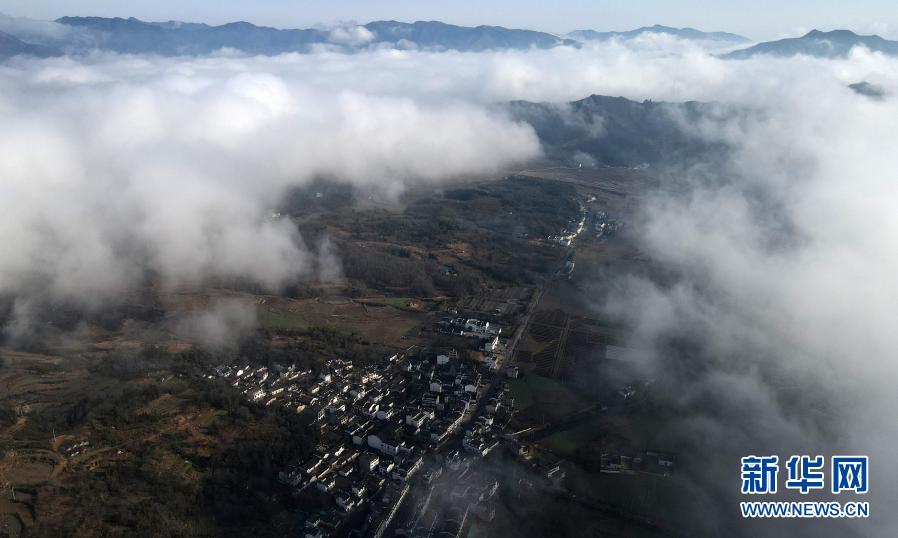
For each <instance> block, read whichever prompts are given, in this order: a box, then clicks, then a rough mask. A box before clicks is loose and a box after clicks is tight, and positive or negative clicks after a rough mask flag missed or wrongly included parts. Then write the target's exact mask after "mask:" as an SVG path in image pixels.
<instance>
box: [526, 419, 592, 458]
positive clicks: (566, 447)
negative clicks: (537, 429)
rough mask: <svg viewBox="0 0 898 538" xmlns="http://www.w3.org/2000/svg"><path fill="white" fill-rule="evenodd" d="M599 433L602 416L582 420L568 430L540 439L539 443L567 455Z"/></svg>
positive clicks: (556, 452) (550, 449)
mask: <svg viewBox="0 0 898 538" xmlns="http://www.w3.org/2000/svg"><path fill="white" fill-rule="evenodd" d="M601 434H602V417H593V418H590V419H588V420H584V421H583V422H581V423H579V424H577V425H575V426H573V427H572V428H571V429H569V430H565V431H562V432H558V433H556V434H553V435H550V436H548V437H546V438H545V439H541V440H540V441H539V444H540V445H542V446H543V447H545V448H546V449H547V450H549V451H551V452H554V453H555V454H558V455H561V456H568V455H570V454H572V453H574V452H575V451H576V450H577V449H578V448H580V447H581V446H583V445H585V444H588V443H590V442H592V441H595V440H596V439H597V438H598V437H600V436H601Z"/></svg>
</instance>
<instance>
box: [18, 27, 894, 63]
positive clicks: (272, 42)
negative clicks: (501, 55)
mask: <svg viewBox="0 0 898 538" xmlns="http://www.w3.org/2000/svg"><path fill="white" fill-rule="evenodd" d="M17 20H18V21H20V22H21V21H25V19H12V18H10V17H4V18H3V21H0V22H4V24H3V25H0V60H2V59H6V58H9V57H12V56H16V55H33V56H40V57H46V56H53V55H59V54H68V53H71V54H81V53H86V52H89V51H91V50H108V51H113V52H119V53H128V54H158V55H162V56H176V55H203V54H209V53H212V52H215V51H217V50H221V49H225V48H230V49H236V50H239V51H242V52H245V53H247V54H260V55H276V54H282V53H286V52H310V51H312V50H314V49H315V48H316V47H330V48H334V49H337V50H342V51H345V52H352V51H354V50H359V49H361V48H365V47H368V46H372V45H374V46H387V47H396V48H423V49H428V50H456V51H465V52H467V51H474V52H479V51H485V50H502V49H513V50H526V49H534V48H535V49H548V48H552V47H557V46H579V45H580V44H581V43H584V42H589V41H605V40H610V39H622V40H630V39H635V38H638V37H640V36H643V35H647V34H665V35H670V36H673V37H676V38H678V39H682V40H689V41H695V42H703V43H706V44H709V43H710V44H715V45H719V46H726V47H735V46H738V45H745V44H747V43H749V42H750V40H749V39H748V38H746V37H743V36H740V35H737V34H732V33H727V32H703V31H701V30H696V29H695V28H672V27H669V26H661V25H654V26H645V27H642V28H637V29H635V30H629V31H625V32H600V31H596V30H577V31H574V32H571V33H569V34H567V35H564V36H557V35H554V34H550V33H546V32H539V31H535V30H520V29H511V28H504V27H501V26H476V27H468V26H456V25H453V24H446V23H443V22H439V21H418V22H413V23H405V22H398V21H374V22H370V23H368V24H365V25H360V26H356V25H350V26H344V27H336V28H299V29H278V28H270V27H265V26H256V25H254V24H251V23H248V22H233V23H228V24H223V25H220V26H212V25H208V24H202V23H187V22H179V21H168V22H145V21H141V20H139V19H135V18H133V17H132V18H128V19H123V18H104V17H62V18H60V19H58V20H57V21H55V23H52V22H40V21H28V22H30V23H32V25H31V26H32V28H31V30H32V31H30V32H17V31H15V29H16V25H15V24H13V22H15V21H17ZM34 24H41V25H44V27H45V29H46V27H48V26H52V27H53V28H55V29H56V30H58V31H55V32H46V33H44V34H42V33H39V32H38V33H35V32H34V31H33V26H34ZM857 46H862V47H866V48H868V49H870V50H872V51H875V52H881V53H884V54H888V55H898V41H890V40H887V39H883V38H882V37H880V36H877V35H859V34H856V33H854V32H851V31H849V30H833V31H828V32H824V31H820V30H813V31H811V32H808V33H807V34H805V35H803V36H801V37H795V38H787V39H780V40H776V41H768V42H763V43H758V44H755V45H752V46H748V47H746V48H742V49H738V50H734V51H731V52H728V53H726V54H723V55H721V56H720V57H721V58H725V59H746V58H750V57H753V56H756V55H770V56H794V55H797V54H804V55H809V56H816V57H824V58H836V57H843V56H845V55H847V54H848V53H849V51H850V50H851V49H852V48H854V47H857Z"/></svg>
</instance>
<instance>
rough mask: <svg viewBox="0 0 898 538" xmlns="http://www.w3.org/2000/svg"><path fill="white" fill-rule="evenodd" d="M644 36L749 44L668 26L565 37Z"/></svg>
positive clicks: (744, 40) (583, 32) (724, 35)
mask: <svg viewBox="0 0 898 538" xmlns="http://www.w3.org/2000/svg"><path fill="white" fill-rule="evenodd" d="M645 34H666V35H670V36H673V37H677V38H680V39H687V40H691V41H714V42H720V43H726V44H733V45H739V44H744V43H750V42H751V40H750V39H749V38H747V37H744V36H741V35H737V34H731V33H729V32H702V31H701V30H696V29H695V28H672V27H670V26H662V25H660V24H656V25H654V26H643V27H642V28H637V29H635V30H628V31H626V32H597V31H596V30H576V31H573V32H571V33H569V34H567V36H566V37H569V38H571V39H576V40H577V41H607V40H609V39H634V38H637V37H640V36H642V35H645Z"/></svg>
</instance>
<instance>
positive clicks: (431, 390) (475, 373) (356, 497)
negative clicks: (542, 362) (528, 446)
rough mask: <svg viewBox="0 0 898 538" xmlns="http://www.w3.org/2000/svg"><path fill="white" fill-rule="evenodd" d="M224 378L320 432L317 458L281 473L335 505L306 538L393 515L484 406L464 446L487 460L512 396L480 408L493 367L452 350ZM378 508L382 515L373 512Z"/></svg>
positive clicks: (236, 372)
mask: <svg viewBox="0 0 898 538" xmlns="http://www.w3.org/2000/svg"><path fill="white" fill-rule="evenodd" d="M216 376H217V377H221V378H224V379H226V380H228V381H230V382H232V384H233V386H234V387H236V388H238V389H239V390H241V391H242V392H243V393H244V394H245V395H246V397H247V398H248V399H251V400H253V401H255V402H258V403H259V404H261V405H268V406H271V405H279V406H283V407H286V408H289V409H292V410H295V412H297V413H306V414H308V416H309V419H310V420H311V421H312V422H314V423H317V424H318V425H319V426H320V428H321V432H322V436H321V439H322V440H321V443H320V445H319V446H318V447H317V448H316V450H315V451H314V453H313V454H312V455H311V456H310V457H309V458H307V459H305V460H304V461H299V462H297V463H296V464H294V465H293V466H291V467H290V468H288V469H285V470H283V471H282V472H280V473H279V479H280V480H281V481H282V482H283V483H285V484H288V485H289V486H291V487H292V488H294V489H295V490H296V491H297V492H301V491H304V490H306V489H307V488H315V489H317V490H318V491H320V492H322V493H326V494H328V495H330V496H331V497H332V500H333V503H334V504H335V506H336V507H337V508H338V509H339V510H338V511H337V520H336V521H329V522H321V521H318V519H317V518H313V521H311V522H310V523H307V529H306V530H307V535H308V536H312V537H317V536H326V535H327V534H328V529H330V530H333V529H334V528H336V527H338V526H339V523H340V521H339V520H340V517H341V516H340V515H339V514H341V513H342V514H343V515H344V517H345V514H348V513H349V512H351V511H353V510H354V509H356V508H357V507H359V506H361V505H364V504H365V503H369V502H370V503H371V504H370V505H369V506H370V507H371V508H372V510H373V511H379V512H387V511H389V509H390V507H389V506H386V505H383V502H384V501H383V498H385V497H386V498H387V499H388V500H389V502H397V501H396V500H397V499H398V498H400V497H401V495H400V494H399V493H398V492H401V490H402V487H403V486H404V483H405V482H406V481H407V480H408V479H409V478H410V477H411V476H412V475H413V474H415V473H416V472H417V471H418V470H419V469H420V468H421V467H422V462H423V456H424V455H425V454H426V453H427V452H428V451H431V450H433V449H435V448H437V447H439V446H441V445H443V444H444V443H446V442H447V441H448V440H449V439H450V438H451V437H452V436H453V434H454V433H456V432H460V429H461V427H462V425H463V424H464V423H465V419H466V417H470V412H472V411H474V410H475V409H476V408H477V406H478V403H482V404H485V408H484V410H485V411H486V412H485V413H484V414H483V415H482V416H480V417H478V419H477V421H475V422H474V423H473V425H472V426H471V427H470V428H469V429H468V431H467V432H466V433H465V436H464V443H463V444H464V447H465V448H466V449H468V450H470V451H472V452H475V453H480V454H486V453H487V452H488V451H489V449H490V448H491V446H494V445H495V439H496V438H497V437H498V436H497V435H495V434H492V433H491V432H490V428H491V425H492V424H493V423H494V418H493V417H494V416H495V415H496V413H498V412H500V410H502V409H503V406H507V405H508V402H506V401H505V400H506V399H507V396H506V394H507V391H506V390H504V388H503V389H502V390H499V392H498V396H497V397H491V398H490V399H489V400H488V401H486V400H484V402H480V399H481V398H482V397H483V396H484V394H485V392H486V391H487V389H488V387H489V382H490V381H491V380H492V374H491V373H490V370H489V369H487V368H483V367H481V366H480V365H478V364H477V363H474V362H471V361H464V360H460V358H459V356H458V354H457V353H456V352H455V350H449V351H446V352H445V353H439V354H436V355H435V356H431V357H429V358H427V359H419V358H410V357H405V356H403V355H394V356H392V357H388V358H384V359H382V360H380V361H374V362H372V363H369V364H366V365H364V366H361V365H359V366H356V365H354V364H353V363H352V362H351V361H347V360H339V359H337V360H331V361H328V362H327V363H326V364H325V365H324V367H323V368H322V369H321V370H320V371H317V372H313V371H311V370H304V371H303V370H299V369H297V368H295V367H293V366H291V367H288V368H285V369H283V368H282V369H277V371H274V369H269V368H267V367H264V366H258V367H255V366H243V367H240V366H227V365H224V366H218V367H216V368H215V369H214V370H213V372H212V374H211V375H210V376H209V377H216ZM375 509H376V510H375Z"/></svg>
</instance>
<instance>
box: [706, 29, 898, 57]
mask: <svg viewBox="0 0 898 538" xmlns="http://www.w3.org/2000/svg"><path fill="white" fill-rule="evenodd" d="M854 47H866V48H868V49H870V50H872V51H874V52H881V53H883V54H888V55H898V41H889V40H888V39H883V38H881V37H879V36H878V35H859V34H856V33H854V32H852V31H850V30H833V31H831V32H822V31H820V30H811V31H810V32H808V33H807V34H805V35H803V36H801V37H793V38H788V39H779V40H777V41H767V42H764V43H758V44H757V45H753V46H751V47H748V48H745V49H741V50H736V51H733V52H730V53H728V54H724V55H723V56H722V57H723V58H728V59H736V60H741V59H746V58H751V57H752V56H756V55H759V54H766V55H769V56H795V55H797V54H805V55H808V56H816V57H819V58H838V57H843V56H846V55H847V54H848V53H849V52H850V51H851V49H853V48H854Z"/></svg>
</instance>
